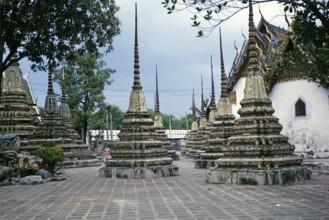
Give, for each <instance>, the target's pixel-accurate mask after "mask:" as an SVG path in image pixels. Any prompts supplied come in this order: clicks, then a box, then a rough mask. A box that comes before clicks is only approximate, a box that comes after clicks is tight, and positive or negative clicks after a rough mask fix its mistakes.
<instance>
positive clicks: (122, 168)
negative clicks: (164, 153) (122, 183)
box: [99, 158, 179, 179]
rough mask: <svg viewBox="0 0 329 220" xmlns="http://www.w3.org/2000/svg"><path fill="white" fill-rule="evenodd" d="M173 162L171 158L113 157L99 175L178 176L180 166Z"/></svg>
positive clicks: (134, 177)
mask: <svg viewBox="0 0 329 220" xmlns="http://www.w3.org/2000/svg"><path fill="white" fill-rule="evenodd" d="M171 162H172V159H171V158H161V159H159V158H156V159H135V160H129V159H127V160H125V159H123V160H120V159H113V160H109V161H107V162H106V166H105V167H103V168H101V169H100V170H99V177H107V178H126V179H147V178H158V177H168V176H178V175H179V172H178V167H177V166H176V165H173V164H170V163H171Z"/></svg>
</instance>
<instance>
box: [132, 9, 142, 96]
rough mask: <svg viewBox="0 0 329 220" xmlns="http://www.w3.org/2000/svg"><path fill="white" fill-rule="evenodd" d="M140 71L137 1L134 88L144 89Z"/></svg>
mask: <svg viewBox="0 0 329 220" xmlns="http://www.w3.org/2000/svg"><path fill="white" fill-rule="evenodd" d="M142 88H143V87H142V86H141V81H140V72H139V52H138V28H137V3H135V46H134V86H133V89H134V90H135V89H142Z"/></svg>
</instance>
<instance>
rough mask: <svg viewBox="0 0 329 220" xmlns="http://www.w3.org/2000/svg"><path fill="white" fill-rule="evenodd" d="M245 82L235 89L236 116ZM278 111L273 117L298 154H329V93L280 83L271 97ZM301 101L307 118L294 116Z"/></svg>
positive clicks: (308, 84)
mask: <svg viewBox="0 0 329 220" xmlns="http://www.w3.org/2000/svg"><path fill="white" fill-rule="evenodd" d="M245 81H246V78H245V77H243V78H241V79H239V81H238V82H237V83H236V84H235V85H234V87H233V90H234V91H235V92H236V101H237V104H233V105H232V111H233V114H234V115H235V116H236V117H240V116H239V115H238V113H237V111H238V109H239V108H240V107H241V106H240V101H241V100H242V98H243V96H244V86H245ZM268 96H269V98H270V99H271V100H272V105H273V107H274V109H275V113H274V116H276V117H278V118H279V122H280V124H282V126H283V129H282V132H281V133H282V134H284V135H287V136H288V137H289V143H291V144H293V145H295V147H296V151H310V150H315V151H324V150H327V151H329V89H324V88H322V87H319V86H318V85H317V84H316V83H313V82H308V81H306V80H298V81H288V82H282V83H277V84H276V85H275V86H274V87H273V88H272V91H271V93H270V94H269V95H268ZM298 99H301V100H302V101H303V102H304V103H305V108H306V109H305V110H306V115H305V116H297V117H296V115H295V104H296V102H297V100H298Z"/></svg>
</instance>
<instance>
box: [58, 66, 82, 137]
mask: <svg viewBox="0 0 329 220" xmlns="http://www.w3.org/2000/svg"><path fill="white" fill-rule="evenodd" d="M66 98H67V95H66V86H65V73H64V67H63V72H62V101H61V104H60V106H59V114H60V115H61V116H62V119H63V123H64V125H65V127H66V129H67V132H68V137H69V138H71V139H74V140H79V139H80V136H79V134H78V132H77V131H76V130H75V129H74V124H73V121H72V117H71V112H70V107H69V105H68V103H67V99H66Z"/></svg>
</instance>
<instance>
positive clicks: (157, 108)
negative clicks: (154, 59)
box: [154, 66, 160, 114]
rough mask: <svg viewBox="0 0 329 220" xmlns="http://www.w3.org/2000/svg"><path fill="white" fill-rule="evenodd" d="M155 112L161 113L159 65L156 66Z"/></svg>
mask: <svg viewBox="0 0 329 220" xmlns="http://www.w3.org/2000/svg"><path fill="white" fill-rule="evenodd" d="M155 80H156V84H155V111H154V113H155V114H160V102H159V88H158V67H157V66H155Z"/></svg>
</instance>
